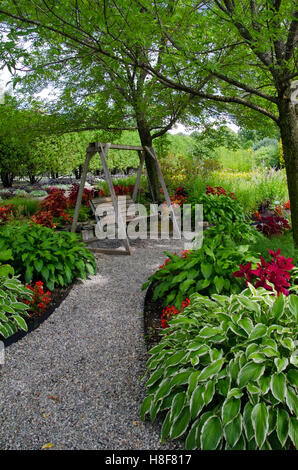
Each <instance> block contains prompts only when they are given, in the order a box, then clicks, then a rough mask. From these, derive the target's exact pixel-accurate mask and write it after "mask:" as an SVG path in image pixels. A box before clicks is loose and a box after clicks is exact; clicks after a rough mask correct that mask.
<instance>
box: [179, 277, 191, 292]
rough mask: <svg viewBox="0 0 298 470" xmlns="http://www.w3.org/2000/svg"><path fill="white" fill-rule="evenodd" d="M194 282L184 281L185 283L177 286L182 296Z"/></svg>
mask: <svg viewBox="0 0 298 470" xmlns="http://www.w3.org/2000/svg"><path fill="white" fill-rule="evenodd" d="M194 283H195V281H194V280H193V279H186V280H185V281H183V282H182V284H180V286H179V290H180V292H181V293H182V294H185V293H186V291H187V290H188V289H189V288H190V286H191V285H192V284H194Z"/></svg>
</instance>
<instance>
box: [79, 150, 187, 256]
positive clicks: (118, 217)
mask: <svg viewBox="0 0 298 470" xmlns="http://www.w3.org/2000/svg"><path fill="white" fill-rule="evenodd" d="M110 149H115V150H117V149H118V150H135V151H137V152H138V155H139V159H140V165H139V168H138V172H137V178H136V183H135V186H134V190H133V194H132V198H131V199H129V198H128V199H126V201H125V199H124V200H122V201H121V204H119V201H118V199H117V196H116V193H115V190H114V186H113V182H112V177H111V173H110V170H109V168H108V165H107V155H108V151H109V150H110ZM145 152H147V154H148V155H150V156H151V158H152V159H153V160H154V163H155V167H156V170H157V174H158V178H159V181H160V183H161V186H162V189H163V193H164V196H165V199H166V202H167V205H168V207H169V211H170V215H171V218H172V221H173V226H174V230H175V232H176V233H177V234H179V233H180V229H179V226H178V223H177V220H176V217H175V213H174V210H173V208H172V205H171V200H170V197H169V194H168V190H167V187H166V184H165V181H164V178H163V175H162V171H161V168H160V165H159V161H158V159H157V156H156V153H155V150H154V148H153V147H141V146H135V145H118V144H111V143H101V142H93V143H90V144H89V146H88V147H87V151H86V159H85V163H84V167H83V171H82V176H81V183H80V188H79V192H78V197H77V201H76V206H75V211H74V216H73V222H72V226H71V231H72V232H75V231H76V228H77V224H78V217H79V210H80V207H81V203H82V197H83V191H84V187H85V183H86V178H87V173H88V169H89V164H90V161H91V159H92V158H93V157H94V155H95V154H96V153H99V155H100V158H101V163H102V166H103V170H104V174H105V178H106V181H107V183H108V187H109V191H110V195H111V199H107V198H94V199H91V201H90V202H89V203H90V207H91V210H92V212H93V214H94V216H95V219H96V222H100V220H99V218H98V216H97V215H96V208H97V206H98V205H99V204H101V203H106V202H110V201H111V202H112V203H113V208H114V214H113V218H112V219H111V223H113V224H114V223H115V222H116V223H117V224H118V229H119V230H120V231H121V233H123V234H124V237H123V238H122V239H121V241H122V244H123V246H124V250H119V249H105V248H90V249H91V250H92V251H93V252H95V253H105V254H124V255H130V254H131V248H130V244H129V240H128V236H127V230H126V226H125V224H124V221H123V218H122V215H123V212H124V211H126V209H127V206H128V205H129V203H135V202H136V198H137V193H138V189H139V184H140V180H141V175H142V170H143V166H144V162H145ZM119 208H120V210H118V209H119ZM137 219H139V217H138V216H136V217H135V218H133V219H132V218H128V221H131V220H137ZM96 240H98V239H97V238H92V239H91V240H88V241H87V243H88V242H89V243H90V242H92V241H96Z"/></svg>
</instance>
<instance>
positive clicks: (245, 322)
mask: <svg viewBox="0 0 298 470" xmlns="http://www.w3.org/2000/svg"><path fill="white" fill-rule="evenodd" d="M237 323H238V325H239V326H241V328H242V329H243V330H245V331H246V333H247V334H248V335H249V334H250V333H251V331H252V330H253V322H252V321H251V319H250V318H241V319H240V320H239V321H238V322H237Z"/></svg>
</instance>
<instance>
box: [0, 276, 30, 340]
mask: <svg viewBox="0 0 298 470" xmlns="http://www.w3.org/2000/svg"><path fill="white" fill-rule="evenodd" d="M31 296H32V292H31V291H30V290H29V289H27V288H26V287H25V286H24V285H23V284H22V283H21V282H20V281H19V280H18V279H17V278H16V277H15V276H12V277H9V276H8V275H6V276H3V275H0V337H1V336H3V337H4V338H9V336H12V335H13V334H14V333H16V332H17V331H18V330H24V331H27V330H28V326H27V323H26V320H25V318H26V317H29V315H28V313H27V312H26V310H28V308H29V307H28V305H26V304H25V303H23V302H21V301H20V300H23V299H24V300H25V299H28V300H30V299H31Z"/></svg>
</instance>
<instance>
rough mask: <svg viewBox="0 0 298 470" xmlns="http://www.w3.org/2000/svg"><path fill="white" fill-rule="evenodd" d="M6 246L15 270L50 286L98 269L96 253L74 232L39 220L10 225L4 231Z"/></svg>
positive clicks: (2, 245)
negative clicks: (44, 225) (46, 225)
mask: <svg viewBox="0 0 298 470" xmlns="http://www.w3.org/2000/svg"><path fill="white" fill-rule="evenodd" d="M7 248H10V249H11V250H12V255H13V261H12V263H11V264H12V266H13V267H14V269H15V272H16V274H19V275H21V278H22V279H23V280H24V281H25V282H28V283H29V282H31V281H39V280H43V281H44V282H45V283H46V285H47V288H48V289H49V290H53V289H54V287H55V286H62V287H64V286H66V285H68V284H70V283H71V282H73V281H74V280H75V279H76V278H82V279H86V276H87V274H91V275H92V274H95V272H96V263H95V258H94V255H93V254H92V253H91V252H90V251H89V250H88V249H87V248H86V247H85V245H84V244H83V243H81V242H79V239H78V236H77V235H76V234H74V233H69V232H60V233H58V232H55V231H54V230H52V229H49V228H47V227H42V226H40V225H37V224H34V225H32V226H30V225H29V224H26V225H22V226H7V227H6V228H4V229H3V230H2V232H1V241H0V250H1V249H7Z"/></svg>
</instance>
